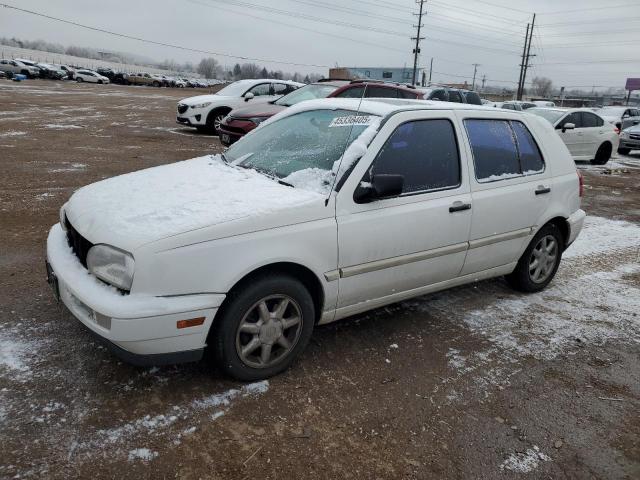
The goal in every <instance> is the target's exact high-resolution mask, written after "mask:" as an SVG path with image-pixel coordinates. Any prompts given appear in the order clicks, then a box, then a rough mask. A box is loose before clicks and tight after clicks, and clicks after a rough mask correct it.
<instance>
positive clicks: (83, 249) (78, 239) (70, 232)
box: [64, 218, 93, 268]
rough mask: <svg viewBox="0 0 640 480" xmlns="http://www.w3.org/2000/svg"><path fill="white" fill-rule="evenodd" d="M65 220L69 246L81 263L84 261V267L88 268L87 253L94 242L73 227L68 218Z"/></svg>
mask: <svg viewBox="0 0 640 480" xmlns="http://www.w3.org/2000/svg"><path fill="white" fill-rule="evenodd" d="M64 221H65V225H66V227H67V242H69V246H70V247H71V249H72V250H73V253H75V254H76V257H78V259H79V260H80V263H82V265H83V266H84V268H87V254H88V253H89V249H90V248H91V247H93V243H91V242H90V241H89V240H87V239H86V238H84V237H83V236H82V235H80V234H79V233H78V231H77V230H76V229H75V228H73V225H71V222H69V219H68V218H65V219H64Z"/></svg>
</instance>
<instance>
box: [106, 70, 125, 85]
mask: <svg viewBox="0 0 640 480" xmlns="http://www.w3.org/2000/svg"><path fill="white" fill-rule="evenodd" d="M110 80H111V83H115V84H118V85H128V84H129V82H128V81H127V74H126V73H124V72H116V73H115V74H114V75H113V79H110Z"/></svg>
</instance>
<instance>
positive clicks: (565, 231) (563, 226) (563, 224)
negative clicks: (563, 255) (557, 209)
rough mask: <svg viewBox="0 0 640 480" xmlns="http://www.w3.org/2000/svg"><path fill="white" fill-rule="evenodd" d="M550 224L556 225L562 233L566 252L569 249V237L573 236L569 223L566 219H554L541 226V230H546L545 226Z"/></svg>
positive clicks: (563, 247) (563, 248) (563, 246)
mask: <svg viewBox="0 0 640 480" xmlns="http://www.w3.org/2000/svg"><path fill="white" fill-rule="evenodd" d="M549 224H553V225H555V226H556V227H557V228H558V230H560V233H561V234H562V250H565V249H566V248H567V242H568V240H569V235H570V234H571V231H570V229H569V222H568V221H567V219H566V218H564V217H553V218H551V219H550V220H548V221H546V222H545V223H544V224H543V225H541V226H540V229H542V228H544V226H545V225H549ZM540 229H538V230H540Z"/></svg>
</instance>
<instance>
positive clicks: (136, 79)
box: [125, 73, 162, 87]
mask: <svg viewBox="0 0 640 480" xmlns="http://www.w3.org/2000/svg"><path fill="white" fill-rule="evenodd" d="M125 78H126V80H127V82H128V83H129V84H130V85H147V86H152V87H161V86H162V80H161V79H157V78H154V77H152V76H151V75H150V74H148V73H129V74H127V75H126V77H125Z"/></svg>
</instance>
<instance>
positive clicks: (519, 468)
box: [500, 445, 551, 473]
mask: <svg viewBox="0 0 640 480" xmlns="http://www.w3.org/2000/svg"><path fill="white" fill-rule="evenodd" d="M541 461H544V462H550V461H551V457H549V456H548V455H545V454H544V453H542V452H541V451H540V449H539V448H538V447H537V446H536V445H534V446H533V448H529V449H527V451H526V452H524V453H512V454H511V455H509V457H508V458H507V459H506V460H505V461H504V462H502V465H500V469H501V470H511V471H512V472H517V473H529V472H531V471H533V470H535V469H536V468H538V466H539V465H540V462H541Z"/></svg>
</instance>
